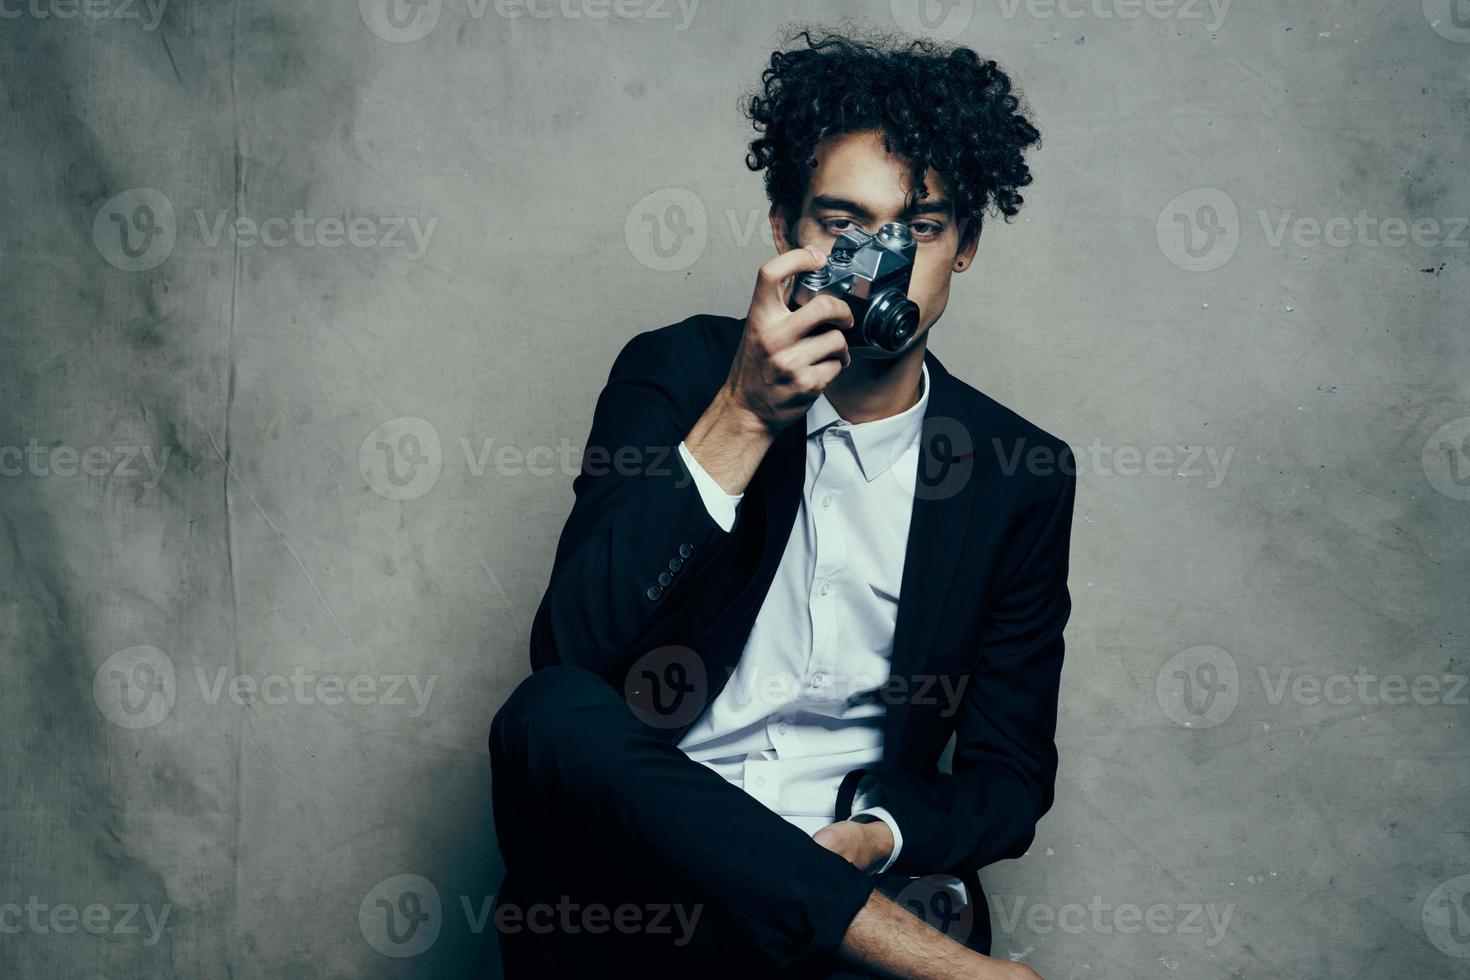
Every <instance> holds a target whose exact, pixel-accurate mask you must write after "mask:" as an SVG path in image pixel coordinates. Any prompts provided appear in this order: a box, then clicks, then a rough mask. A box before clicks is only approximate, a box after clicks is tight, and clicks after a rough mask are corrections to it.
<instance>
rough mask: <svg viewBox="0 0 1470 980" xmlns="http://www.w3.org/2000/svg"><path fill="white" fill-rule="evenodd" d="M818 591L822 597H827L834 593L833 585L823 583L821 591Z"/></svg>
mask: <svg viewBox="0 0 1470 980" xmlns="http://www.w3.org/2000/svg"><path fill="white" fill-rule="evenodd" d="M817 591H818V592H820V593H821V594H822V595H826V594H827V593H828V592H831V591H832V583H831V582H823V583H822V587H821V588H820V589H818V590H817Z"/></svg>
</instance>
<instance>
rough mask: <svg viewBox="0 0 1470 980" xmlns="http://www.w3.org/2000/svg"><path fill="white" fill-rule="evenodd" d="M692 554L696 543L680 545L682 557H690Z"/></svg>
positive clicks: (680, 555)
mask: <svg viewBox="0 0 1470 980" xmlns="http://www.w3.org/2000/svg"><path fill="white" fill-rule="evenodd" d="M692 554H694V545H692V544H688V543H685V544H681V545H679V557H680V558H688V557H689V556H690V555H692Z"/></svg>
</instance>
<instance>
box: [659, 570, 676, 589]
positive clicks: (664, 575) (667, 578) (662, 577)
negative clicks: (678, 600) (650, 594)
mask: <svg viewBox="0 0 1470 980" xmlns="http://www.w3.org/2000/svg"><path fill="white" fill-rule="evenodd" d="M673 580H674V576H672V575H670V574H669V573H668V572H659V573H658V584H659V585H662V586H663V587H664V588H666V589H667V588H668V587H669V583H670V582H672V581H673Z"/></svg>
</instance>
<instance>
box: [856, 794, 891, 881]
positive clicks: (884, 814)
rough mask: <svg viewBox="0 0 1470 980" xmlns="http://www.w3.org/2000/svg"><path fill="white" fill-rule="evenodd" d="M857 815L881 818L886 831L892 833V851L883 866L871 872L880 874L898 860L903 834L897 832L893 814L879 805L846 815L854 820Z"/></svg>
mask: <svg viewBox="0 0 1470 980" xmlns="http://www.w3.org/2000/svg"><path fill="white" fill-rule="evenodd" d="M858 817H873V818H876V819H878V820H882V821H883V822H884V823H886V824H887V825H888V832H889V833H891V834H892V835H893V853H891V854H889V855H888V860H887V861H884V862H883V866H882V867H881V868H875V869H874V870H873V872H872V873H873V874H875V875H881V874H882V873H883V872H885V871H887V870H888V869H889V868H891V867H893V862H894V861H897V860H898V852H899V850H900V849H902V847H903V834H901V833H899V830H898V824H897V823H896V822H895V821H894V819H893V815H892V814H891V813H889V812H888V811H887V810H885V809H883V808H882V807H881V806H873V807H868V808H867V809H865V810H859V811H858V812H856V813H854V814H853V815H852V816H851V817H848V819H849V820H856V819H857V818H858Z"/></svg>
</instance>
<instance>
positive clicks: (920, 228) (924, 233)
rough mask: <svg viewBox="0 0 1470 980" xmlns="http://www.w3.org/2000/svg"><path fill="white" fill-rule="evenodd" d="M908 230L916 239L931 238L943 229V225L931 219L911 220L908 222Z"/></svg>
mask: <svg viewBox="0 0 1470 980" xmlns="http://www.w3.org/2000/svg"><path fill="white" fill-rule="evenodd" d="M909 231H911V232H913V233H914V237H915V238H918V239H925V238H933V237H934V236H935V235H938V234H940V233H941V232H943V231H944V226H943V225H938V224H935V223H934V222H932V221H912V222H910V223H909Z"/></svg>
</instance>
